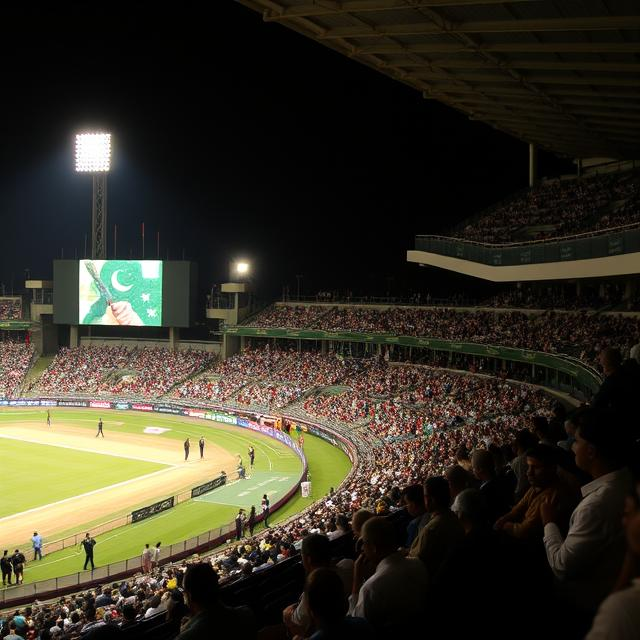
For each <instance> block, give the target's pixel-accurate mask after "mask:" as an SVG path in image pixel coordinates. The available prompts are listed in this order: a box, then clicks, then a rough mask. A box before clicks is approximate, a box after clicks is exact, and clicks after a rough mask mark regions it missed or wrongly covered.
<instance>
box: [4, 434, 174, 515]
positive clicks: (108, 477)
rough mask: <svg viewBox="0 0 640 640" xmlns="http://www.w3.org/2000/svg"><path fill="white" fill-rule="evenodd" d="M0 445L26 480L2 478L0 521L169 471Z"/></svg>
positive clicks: (72, 452) (115, 459)
mask: <svg viewBox="0 0 640 640" xmlns="http://www.w3.org/2000/svg"><path fill="white" fill-rule="evenodd" d="M0 433H1V430H0ZM0 444H1V446H2V454H3V455H4V456H8V457H7V459H8V460H11V461H12V463H14V464H16V465H17V466H18V467H19V468H21V469H22V470H23V471H25V472H26V473H27V474H28V479H29V482H28V483H25V476H24V475H23V474H22V473H18V474H13V473H7V474H3V478H2V493H3V497H2V501H0V518H2V517H4V516H8V515H11V514H12V513H18V512H21V511H26V510H27V509H32V508H34V507H39V506H41V505H45V504H51V503H52V502H57V501H58V500H64V499H65V498H70V497H72V496H77V495H79V494H81V493H87V492H89V491H93V490H95V489H100V488H101V487H107V486H109V485H112V484H116V483H118V482H123V481H126V480H130V479H132V478H137V477H139V476H144V475H146V474H148V473H153V472H154V471H160V470H161V469H166V468H168V465H164V464H157V463H154V462H142V461H139V460H130V459H128V458H121V457H119V456H111V455H107V454H100V453H89V452H87V451H75V450H73V449H69V448H66V449H61V448H60V447H54V446H50V445H43V444H33V443H31V442H22V441H19V440H8V439H5V438H1V439H0ZM27 470H28V471H27ZM62 470H64V473H62V472H61V471H62Z"/></svg>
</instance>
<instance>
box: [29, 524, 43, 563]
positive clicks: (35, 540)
mask: <svg viewBox="0 0 640 640" xmlns="http://www.w3.org/2000/svg"><path fill="white" fill-rule="evenodd" d="M31 543H32V544H33V559H34V560H42V536H40V535H38V532H37V531H34V532H33V537H32V538H31Z"/></svg>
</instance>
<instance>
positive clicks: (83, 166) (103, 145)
mask: <svg viewBox="0 0 640 640" xmlns="http://www.w3.org/2000/svg"><path fill="white" fill-rule="evenodd" d="M110 166H111V134H110V133H80V134H78V135H76V171H81V172H88V173H99V172H102V171H109V167H110Z"/></svg>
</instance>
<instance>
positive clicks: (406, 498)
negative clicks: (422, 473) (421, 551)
mask: <svg viewBox="0 0 640 640" xmlns="http://www.w3.org/2000/svg"><path fill="white" fill-rule="evenodd" d="M402 503H403V505H404V508H405V509H406V511H407V513H408V514H409V517H410V518H411V520H410V522H409V524H408V525H407V537H406V540H405V543H404V546H405V547H406V548H407V549H410V548H411V545H412V544H413V541H414V540H415V539H416V537H417V536H418V533H419V532H420V529H422V527H423V526H424V525H425V524H426V523H427V520H428V517H427V518H425V514H426V513H427V510H426V508H425V506H424V490H423V489H422V485H420V484H412V485H410V486H408V487H405V488H404V489H403V490H402Z"/></svg>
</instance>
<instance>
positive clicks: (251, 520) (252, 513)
mask: <svg viewBox="0 0 640 640" xmlns="http://www.w3.org/2000/svg"><path fill="white" fill-rule="evenodd" d="M247 525H248V526H249V536H250V537H253V530H254V528H255V526H256V507H255V505H253V504H252V505H251V511H250V512H249V518H248V520H247Z"/></svg>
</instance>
